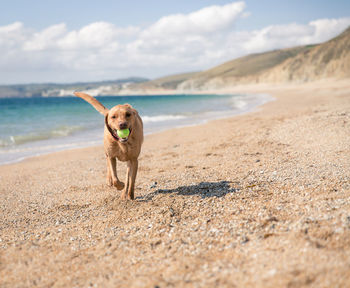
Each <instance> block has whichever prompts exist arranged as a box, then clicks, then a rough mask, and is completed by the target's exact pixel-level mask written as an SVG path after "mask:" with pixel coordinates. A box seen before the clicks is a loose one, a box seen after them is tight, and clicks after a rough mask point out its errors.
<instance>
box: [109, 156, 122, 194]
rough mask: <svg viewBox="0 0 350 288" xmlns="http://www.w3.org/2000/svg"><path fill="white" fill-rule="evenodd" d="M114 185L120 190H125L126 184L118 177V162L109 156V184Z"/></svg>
mask: <svg viewBox="0 0 350 288" xmlns="http://www.w3.org/2000/svg"><path fill="white" fill-rule="evenodd" d="M110 183H111V184H113V186H114V187H117V189H118V190H122V189H123V188H124V183H123V182H121V181H119V179H118V176H117V160H116V159H115V158H111V157H108V156H107V184H110Z"/></svg>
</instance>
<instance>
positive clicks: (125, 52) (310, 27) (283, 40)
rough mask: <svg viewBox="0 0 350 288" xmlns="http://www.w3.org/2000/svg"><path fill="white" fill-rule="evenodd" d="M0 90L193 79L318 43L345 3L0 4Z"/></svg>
mask: <svg viewBox="0 0 350 288" xmlns="http://www.w3.org/2000/svg"><path fill="white" fill-rule="evenodd" d="M0 7H1V9H0V84H18V83H45V82H55V83H69V82H76V81H83V82H88V81H99V80H113V79H120V78H126V77H130V76H139V77H146V78H151V79H152V78H157V77H161V76H165V75H171V74H176V73H182V72H192V71H200V70H205V69H208V68H211V67H213V66H216V65H218V64H221V63H223V62H225V61H228V60H232V59H234V58H237V57H241V56H244V55H247V54H250V53H260V52H264V51H268V50H273V49H282V48H288V47H293V46H298V45H307V44H313V43H321V42H324V41H327V40H329V39H331V38H332V37H334V36H336V35H338V34H339V33H341V32H342V31H343V30H345V29H346V28H347V27H348V26H349V25H350V1H348V0H346V1H345V0H344V1H341V0H334V1H329V0H328V1H324V0H318V1H316V0H307V1H306V0H293V1H290V0H289V1H287V0H279V1H276V0H246V1H224V0H217V1H213V0H191V1H189V0H186V1H185V0H177V1H167V0H163V1H162V0H147V1H145V0H143V1H141V0H140V1H133V0H129V1H125V0H123V1H119V0H115V1H112V0H99V1H91V0H85V1H81V0H74V1H72V0H70V1H67V0H60V1H57V0H50V1H38V0H31V1H27V0H11V1H3V0H0Z"/></svg>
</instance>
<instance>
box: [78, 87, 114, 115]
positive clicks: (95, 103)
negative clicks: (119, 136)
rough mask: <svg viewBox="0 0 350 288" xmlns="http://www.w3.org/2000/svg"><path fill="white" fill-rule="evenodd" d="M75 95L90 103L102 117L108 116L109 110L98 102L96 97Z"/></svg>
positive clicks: (79, 93) (80, 93)
mask: <svg viewBox="0 0 350 288" xmlns="http://www.w3.org/2000/svg"><path fill="white" fill-rule="evenodd" d="M74 95H75V96H78V97H80V98H82V99H84V100H85V101H86V102H88V103H90V104H91V105H92V106H93V107H94V108H95V109H96V110H97V111H98V112H100V113H101V114H102V115H104V116H106V115H107V114H108V111H109V110H108V109H107V108H106V107H105V106H103V105H102V104H101V103H100V102H99V101H98V100H96V99H95V98H94V97H92V96H90V95H88V94H85V93H82V92H74Z"/></svg>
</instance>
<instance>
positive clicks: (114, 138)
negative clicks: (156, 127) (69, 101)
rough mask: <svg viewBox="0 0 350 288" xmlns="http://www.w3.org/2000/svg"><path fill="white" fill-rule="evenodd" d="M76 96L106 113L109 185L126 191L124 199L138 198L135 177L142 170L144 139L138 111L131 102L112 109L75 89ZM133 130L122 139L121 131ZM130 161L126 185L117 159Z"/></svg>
mask: <svg viewBox="0 0 350 288" xmlns="http://www.w3.org/2000/svg"><path fill="white" fill-rule="evenodd" d="M74 95H75V96H78V97H80V98H82V99H84V100H85V101H86V102H88V103H90V104H91V105H92V106H93V107H94V108H95V109H96V110H97V111H98V112H100V113H101V114H102V115H104V116H105V128H104V138H103V142H104V150H105V153H106V157H107V184H108V185H110V186H115V187H117V189H118V190H122V189H123V188H124V191H123V193H122V195H121V198H122V199H134V188H135V179H136V174H137V169H138V160H137V159H138V157H139V155H140V152H141V145H142V142H143V123H142V120H141V117H140V116H139V114H138V113H137V111H136V110H135V109H134V108H132V107H131V105H129V104H124V105H117V106H114V107H113V108H112V109H110V110H108V109H107V108H106V107H104V106H103V105H102V104H101V103H100V102H99V101H97V100H96V99H95V98H94V97H92V96H90V95H88V94H85V93H81V92H75V93H74ZM123 129H129V131H130V134H129V136H128V137H126V138H120V137H119V136H118V135H117V130H123ZM116 158H117V159H118V160H119V161H123V162H127V173H126V181H125V184H124V183H123V182H121V181H119V179H118V176H117V161H116Z"/></svg>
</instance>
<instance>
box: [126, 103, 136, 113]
mask: <svg viewBox="0 0 350 288" xmlns="http://www.w3.org/2000/svg"><path fill="white" fill-rule="evenodd" d="M124 106H126V107H128V108H130V110H131V111H132V112H133V113H134V114H138V113H137V111H136V109H134V108H133V107H132V106H131V105H130V104H128V103H125V104H124Z"/></svg>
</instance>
